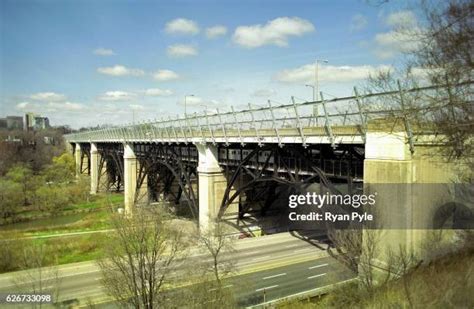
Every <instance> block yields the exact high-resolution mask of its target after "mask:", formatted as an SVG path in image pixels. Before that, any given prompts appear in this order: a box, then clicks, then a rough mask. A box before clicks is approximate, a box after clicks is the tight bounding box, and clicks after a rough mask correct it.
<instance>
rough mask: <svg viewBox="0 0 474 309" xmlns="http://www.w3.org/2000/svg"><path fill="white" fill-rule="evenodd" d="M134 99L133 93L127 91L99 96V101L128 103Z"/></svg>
mask: <svg viewBox="0 0 474 309" xmlns="http://www.w3.org/2000/svg"><path fill="white" fill-rule="evenodd" d="M134 97H135V94H134V93H131V92H127V91H120V90H116V91H107V92H105V93H104V94H102V95H100V96H99V100H101V101H130V100H132V99H133V98H134Z"/></svg>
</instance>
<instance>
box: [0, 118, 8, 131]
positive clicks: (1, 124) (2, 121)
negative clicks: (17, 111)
mask: <svg viewBox="0 0 474 309" xmlns="http://www.w3.org/2000/svg"><path fill="white" fill-rule="evenodd" d="M6 128H7V118H0V129H6Z"/></svg>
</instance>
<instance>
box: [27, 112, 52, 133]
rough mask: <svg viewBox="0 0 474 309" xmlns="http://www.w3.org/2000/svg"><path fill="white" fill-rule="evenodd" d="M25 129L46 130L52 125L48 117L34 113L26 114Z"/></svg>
mask: <svg viewBox="0 0 474 309" xmlns="http://www.w3.org/2000/svg"><path fill="white" fill-rule="evenodd" d="M24 123H25V126H24V128H25V131H30V130H33V131H36V130H44V129H48V128H49V127H50V125H49V119H48V117H41V116H39V115H35V114H33V113H26V114H25V122H24Z"/></svg>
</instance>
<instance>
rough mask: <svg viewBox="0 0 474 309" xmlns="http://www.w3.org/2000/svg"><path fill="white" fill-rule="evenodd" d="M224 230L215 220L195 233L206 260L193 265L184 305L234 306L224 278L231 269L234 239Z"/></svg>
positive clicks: (229, 284)
mask: <svg viewBox="0 0 474 309" xmlns="http://www.w3.org/2000/svg"><path fill="white" fill-rule="evenodd" d="M227 232H228V231H227V229H226V228H225V225H224V224H223V223H222V222H216V223H214V224H212V225H211V226H210V227H209V228H208V229H207V230H203V231H201V233H200V235H199V236H198V243H199V244H200V245H201V246H202V248H203V251H204V255H205V256H209V257H210V259H208V261H207V260H205V261H204V262H203V263H201V265H199V266H198V265H195V264H194V266H193V270H192V274H193V275H194V276H195V277H196V275H198V277H197V278H196V280H195V281H194V283H193V284H192V285H191V286H190V288H189V289H188V291H187V292H188V295H189V297H188V299H190V300H191V301H190V302H189V301H188V305H189V304H193V305H191V307H193V308H215V309H218V308H235V307H236V301H235V299H234V295H233V292H232V291H233V289H232V287H233V284H231V283H230V282H229V281H228V280H227V279H228V278H229V277H230V275H231V274H232V273H233V272H234V271H235V259H234V258H233V254H234V253H235V249H234V243H235V239H234V238H232V237H231V236H230V235H228V233H227Z"/></svg>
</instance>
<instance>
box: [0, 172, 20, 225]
mask: <svg viewBox="0 0 474 309" xmlns="http://www.w3.org/2000/svg"><path fill="white" fill-rule="evenodd" d="M22 196H23V195H22V188H21V186H20V185H19V184H18V183H15V182H13V181H11V180H8V179H2V178H0V216H1V218H2V219H3V220H6V219H8V218H12V217H14V216H15V215H16V213H17V211H18V209H19V206H20V205H21V204H22V202H23V197H22Z"/></svg>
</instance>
